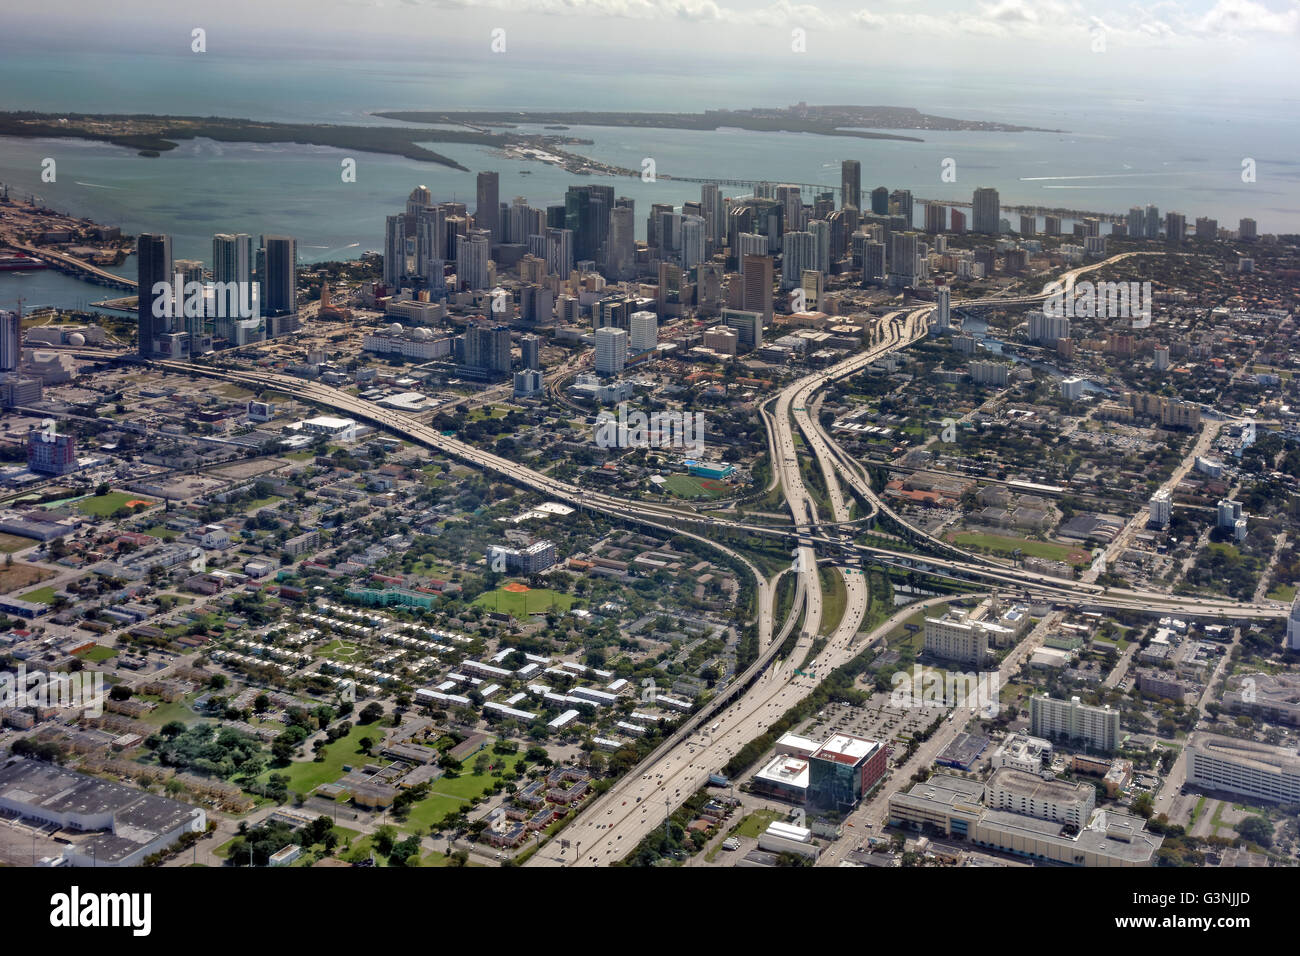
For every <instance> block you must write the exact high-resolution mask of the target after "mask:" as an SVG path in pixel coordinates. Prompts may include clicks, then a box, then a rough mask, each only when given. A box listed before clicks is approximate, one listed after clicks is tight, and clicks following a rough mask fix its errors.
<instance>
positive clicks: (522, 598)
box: [474, 581, 573, 617]
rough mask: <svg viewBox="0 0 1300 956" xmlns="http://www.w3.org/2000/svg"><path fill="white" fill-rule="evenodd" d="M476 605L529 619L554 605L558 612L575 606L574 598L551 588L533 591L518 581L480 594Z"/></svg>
mask: <svg viewBox="0 0 1300 956" xmlns="http://www.w3.org/2000/svg"><path fill="white" fill-rule="evenodd" d="M521 588H522V590H520V589H521ZM474 603H475V604H476V605H478V606H479V607H482V608H487V609H488V610H489V611H500V612H501V613H502V614H509V615H510V616H511V617H527V616H528V615H529V614H544V613H545V612H547V611H549V610H550V609H551V606H552V605H554V606H555V608H556V609H557V610H560V611H567V610H568V609H569V608H570V607H572V606H573V597H572V596H571V595H568V594H561V593H560V592H559V591H552V590H551V589H550V588H541V589H539V590H533V589H532V588H529V587H528V586H527V585H525V584H521V583H520V582H518V581H511V582H510V583H509V584H507V585H505V586H503V587H500V588H498V589H497V590H495V591H488V592H487V593H486V594H480V595H479V596H478V598H477V599H476V600H475V601H474Z"/></svg>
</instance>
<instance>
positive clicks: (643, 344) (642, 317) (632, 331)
mask: <svg viewBox="0 0 1300 956" xmlns="http://www.w3.org/2000/svg"><path fill="white" fill-rule="evenodd" d="M627 344H628V348H629V349H630V350H631V352H632V354H633V355H639V354H640V353H642V352H648V351H650V349H652V348H654V347H655V346H656V345H658V344H659V317H658V316H657V315H655V314H654V313H653V312H649V311H641V312H633V313H632V316H631V318H630V319H629V320H628V343H627Z"/></svg>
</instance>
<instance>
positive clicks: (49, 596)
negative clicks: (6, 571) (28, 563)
mask: <svg viewBox="0 0 1300 956" xmlns="http://www.w3.org/2000/svg"><path fill="white" fill-rule="evenodd" d="M18 596H19V597H20V598H21V599H22V600H24V601H31V602H33V603H35V604H50V603H51V602H53V601H54V588H53V587H51V586H50V585H48V584H47V585H46V586H45V587H43V588H37V589H36V590H35V591H28V592H27V593H26V594H20V595H18Z"/></svg>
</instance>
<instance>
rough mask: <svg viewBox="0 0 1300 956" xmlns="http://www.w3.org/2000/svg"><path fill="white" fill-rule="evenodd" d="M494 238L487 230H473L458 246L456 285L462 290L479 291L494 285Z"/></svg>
mask: <svg viewBox="0 0 1300 956" xmlns="http://www.w3.org/2000/svg"><path fill="white" fill-rule="evenodd" d="M491 248H492V236H491V234H490V233H489V232H488V231H487V230H486V229H477V228H476V229H471V230H470V231H469V235H468V236H467V237H466V238H465V239H462V240H461V241H460V242H459V243H457V244H456V283H457V285H458V286H459V287H460V288H461V289H469V290H470V291H479V290H482V289H486V288H488V287H489V286H490V285H491V284H492V279H491V270H490V269H489V266H488V263H489V261H490V256H491Z"/></svg>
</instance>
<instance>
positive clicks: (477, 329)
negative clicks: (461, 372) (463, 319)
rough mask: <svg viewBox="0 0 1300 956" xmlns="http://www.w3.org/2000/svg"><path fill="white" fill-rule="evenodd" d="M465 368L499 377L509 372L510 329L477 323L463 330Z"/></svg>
mask: <svg viewBox="0 0 1300 956" xmlns="http://www.w3.org/2000/svg"><path fill="white" fill-rule="evenodd" d="M465 366H466V367H467V368H470V369H473V370H476V371H479V372H483V373H487V374H489V375H495V376H500V375H504V374H507V373H508V372H509V371H510V329H509V328H508V327H507V326H504V325H495V326H491V325H486V324H483V323H481V322H480V323H478V324H475V325H471V326H470V327H469V328H467V329H466V330H465Z"/></svg>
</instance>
